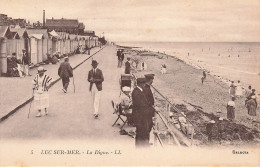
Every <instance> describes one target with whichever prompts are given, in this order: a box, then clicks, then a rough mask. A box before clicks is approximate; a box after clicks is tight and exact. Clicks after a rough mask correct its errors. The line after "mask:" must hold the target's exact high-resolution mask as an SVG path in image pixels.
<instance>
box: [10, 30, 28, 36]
mask: <svg viewBox="0 0 260 167" xmlns="http://www.w3.org/2000/svg"><path fill="white" fill-rule="evenodd" d="M10 31H11V32H12V33H15V32H16V33H17V35H18V37H19V38H16V39H21V38H28V33H27V31H26V29H25V28H11V29H10Z"/></svg>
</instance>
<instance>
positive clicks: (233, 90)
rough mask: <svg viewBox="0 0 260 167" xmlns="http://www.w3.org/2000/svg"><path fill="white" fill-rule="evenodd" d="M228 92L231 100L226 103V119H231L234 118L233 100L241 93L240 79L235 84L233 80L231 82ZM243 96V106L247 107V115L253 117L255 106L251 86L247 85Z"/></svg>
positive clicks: (253, 90) (254, 93)
mask: <svg viewBox="0 0 260 167" xmlns="http://www.w3.org/2000/svg"><path fill="white" fill-rule="evenodd" d="M229 94H230V96H231V100H230V101H229V102H228V103H227V119H229V120H231V121H233V120H234V119H235V100H236V98H239V97H241V96H242V95H243V92H242V87H241V83H240V81H238V82H237V84H236V85H235V84H234V81H232V82H231V84H230V88H229ZM245 98H246V99H245V106H246V108H247V111H248V115H249V116H250V117H251V118H252V119H254V117H255V116H256V108H257V101H256V92H255V89H252V88H251V86H249V87H248V89H247V90H246V92H245Z"/></svg>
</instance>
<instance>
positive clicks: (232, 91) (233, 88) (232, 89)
mask: <svg viewBox="0 0 260 167" xmlns="http://www.w3.org/2000/svg"><path fill="white" fill-rule="evenodd" d="M229 94H230V96H231V97H235V95H236V86H235V85H234V81H232V82H231V84H230V86H229Z"/></svg>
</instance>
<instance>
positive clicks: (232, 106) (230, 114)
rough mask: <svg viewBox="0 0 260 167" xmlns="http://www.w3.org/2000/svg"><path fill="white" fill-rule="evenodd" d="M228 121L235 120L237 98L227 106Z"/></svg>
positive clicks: (233, 98)
mask: <svg viewBox="0 0 260 167" xmlns="http://www.w3.org/2000/svg"><path fill="white" fill-rule="evenodd" d="M227 119H228V120H231V121H233V120H234V119H235V97H232V98H231V100H230V101H229V102H228V104H227Z"/></svg>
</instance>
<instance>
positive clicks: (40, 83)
mask: <svg viewBox="0 0 260 167" xmlns="http://www.w3.org/2000/svg"><path fill="white" fill-rule="evenodd" d="M45 71H47V70H45V69H44V68H43V67H41V66H40V67H39V68H38V73H37V75H36V76H35V78H34V79H33V84H34V88H33V90H34V105H35V108H36V109H37V110H38V114H37V115H36V117H41V116H42V114H41V110H43V109H44V110H45V115H48V111H47V108H48V107H49V93H48V89H49V86H50V84H51V80H52V78H51V77H50V76H48V75H46V74H44V72H45Z"/></svg>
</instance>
